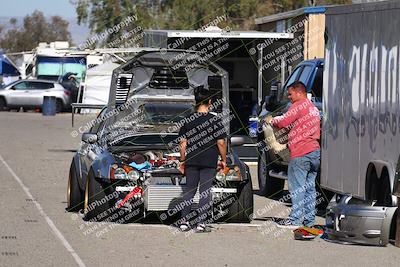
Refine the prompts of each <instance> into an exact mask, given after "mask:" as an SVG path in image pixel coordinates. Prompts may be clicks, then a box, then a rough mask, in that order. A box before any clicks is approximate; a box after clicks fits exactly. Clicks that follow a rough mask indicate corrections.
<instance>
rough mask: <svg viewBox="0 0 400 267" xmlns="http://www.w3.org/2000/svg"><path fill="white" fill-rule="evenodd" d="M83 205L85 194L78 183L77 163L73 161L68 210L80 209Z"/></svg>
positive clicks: (70, 173)
mask: <svg viewBox="0 0 400 267" xmlns="http://www.w3.org/2000/svg"><path fill="white" fill-rule="evenodd" d="M82 207H83V194H82V192H81V190H80V188H79V185H78V177H77V176H76V171H75V164H74V163H71V167H70V169H69V175H68V188H67V211H79V210H80V209H82Z"/></svg>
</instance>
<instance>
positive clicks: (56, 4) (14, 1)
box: [0, 0, 77, 18]
mask: <svg viewBox="0 0 400 267" xmlns="http://www.w3.org/2000/svg"><path fill="white" fill-rule="evenodd" d="M74 2H77V0H0V6H1V8H0V17H2V16H7V17H24V16H25V15H28V14H31V13H32V12H33V11H35V10H39V11H42V12H43V14H44V15H45V16H54V15H59V16H61V17H64V18H75V17H76V13H75V7H74V5H73V4H72V3H74Z"/></svg>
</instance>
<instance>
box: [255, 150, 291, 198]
mask: <svg viewBox="0 0 400 267" xmlns="http://www.w3.org/2000/svg"><path fill="white" fill-rule="evenodd" d="M271 167H273V163H272V162H271V160H270V156H269V154H268V153H267V152H265V151H264V150H260V153H259V156H258V185H259V193H260V195H262V196H266V197H268V198H275V199H276V198H280V197H282V195H283V187H284V185H285V180H283V179H279V178H275V177H271V176H269V171H270V170H271Z"/></svg>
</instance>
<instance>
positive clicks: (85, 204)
mask: <svg viewBox="0 0 400 267" xmlns="http://www.w3.org/2000/svg"><path fill="white" fill-rule="evenodd" d="M88 207H89V177H88V178H87V179H86V188H85V202H84V205H83V214H85V215H86V214H87V212H88Z"/></svg>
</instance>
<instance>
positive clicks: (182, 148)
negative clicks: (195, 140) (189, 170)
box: [179, 138, 187, 162]
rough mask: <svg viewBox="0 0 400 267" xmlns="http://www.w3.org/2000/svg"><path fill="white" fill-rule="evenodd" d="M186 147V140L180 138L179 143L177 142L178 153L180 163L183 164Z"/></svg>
mask: <svg viewBox="0 0 400 267" xmlns="http://www.w3.org/2000/svg"><path fill="white" fill-rule="evenodd" d="M186 146H187V140H186V139H185V138H182V139H181V141H180V142H179V148H180V149H179V152H180V154H181V157H180V161H181V162H184V161H185V160H186Z"/></svg>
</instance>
